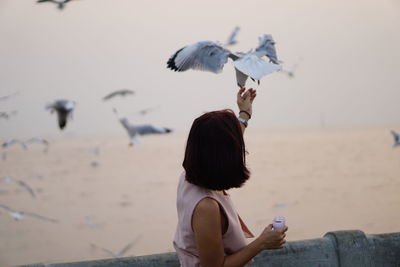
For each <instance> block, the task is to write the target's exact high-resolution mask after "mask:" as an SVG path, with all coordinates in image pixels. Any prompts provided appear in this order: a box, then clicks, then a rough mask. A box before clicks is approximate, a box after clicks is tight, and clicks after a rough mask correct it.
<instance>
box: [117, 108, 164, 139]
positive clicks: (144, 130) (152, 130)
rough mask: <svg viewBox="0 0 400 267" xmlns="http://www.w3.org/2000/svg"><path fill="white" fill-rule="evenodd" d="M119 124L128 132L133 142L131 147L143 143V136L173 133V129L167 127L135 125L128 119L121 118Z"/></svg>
mask: <svg viewBox="0 0 400 267" xmlns="http://www.w3.org/2000/svg"><path fill="white" fill-rule="evenodd" d="M114 113H115V114H117V110H116V109H115V108H114ZM117 116H118V115H117ZM119 122H120V123H121V124H122V126H123V127H124V128H125V130H126V131H127V133H128V135H129V138H130V140H131V142H130V143H129V145H131V146H133V145H134V144H139V143H140V142H141V139H140V136H141V135H148V134H165V133H170V132H172V130H171V129H169V128H165V127H158V126H154V125H151V124H143V125H134V124H132V123H131V122H130V121H129V120H128V119H127V118H125V117H121V118H119Z"/></svg>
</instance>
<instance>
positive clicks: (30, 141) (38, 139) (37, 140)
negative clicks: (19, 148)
mask: <svg viewBox="0 0 400 267" xmlns="http://www.w3.org/2000/svg"><path fill="white" fill-rule="evenodd" d="M33 143H39V144H42V145H44V146H45V148H44V150H43V152H47V150H48V148H49V141H47V140H46V139H44V138H42V137H32V138H30V139H28V140H27V141H25V145H30V144H33Z"/></svg>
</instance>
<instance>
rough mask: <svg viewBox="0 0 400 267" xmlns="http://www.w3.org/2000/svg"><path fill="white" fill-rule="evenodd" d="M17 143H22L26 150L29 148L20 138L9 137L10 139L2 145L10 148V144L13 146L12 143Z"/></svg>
mask: <svg viewBox="0 0 400 267" xmlns="http://www.w3.org/2000/svg"><path fill="white" fill-rule="evenodd" d="M15 144H19V145H20V146H21V147H22V148H23V149H25V150H27V149H28V147H27V146H26V144H25V143H24V142H22V141H20V140H18V139H9V140H7V141H5V142H4V143H3V144H2V145H1V146H2V147H3V148H8V147H10V146H12V145H15Z"/></svg>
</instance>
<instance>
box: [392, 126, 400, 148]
mask: <svg viewBox="0 0 400 267" xmlns="http://www.w3.org/2000/svg"><path fill="white" fill-rule="evenodd" d="M390 132H391V133H392V135H393V138H394V143H393V145H392V147H396V146H400V133H398V132H396V131H395V130H391V131H390Z"/></svg>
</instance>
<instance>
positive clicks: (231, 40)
mask: <svg viewBox="0 0 400 267" xmlns="http://www.w3.org/2000/svg"><path fill="white" fill-rule="evenodd" d="M239 30H240V28H239V27H235V29H233V31H232V33H231V34H230V35H229V37H228V39H227V40H226V42H225V44H224V46H230V45H234V44H237V40H236V36H237V34H238V32H239Z"/></svg>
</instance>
